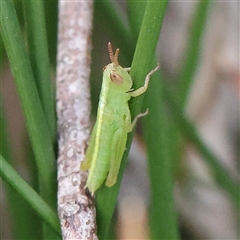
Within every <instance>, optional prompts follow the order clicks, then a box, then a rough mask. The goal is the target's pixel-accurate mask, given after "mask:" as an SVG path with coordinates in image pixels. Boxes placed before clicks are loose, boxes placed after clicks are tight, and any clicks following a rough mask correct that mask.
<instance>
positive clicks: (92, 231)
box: [56, 1, 97, 239]
mask: <svg viewBox="0 0 240 240" xmlns="http://www.w3.org/2000/svg"><path fill="white" fill-rule="evenodd" d="M92 11H93V1H75V2H74V1H69V2H67V1H59V32H58V56H57V82H56V84H57V86H56V87H57V116H58V133H59V142H58V144H59V152H58V214H59V218H60V221H61V228H62V236H63V239H97V235H96V223H95V215H96V212H95V208H94V205H93V202H92V199H91V197H90V196H88V195H86V191H85V190H84V186H85V182H86V173H84V172H81V171H80V162H81V161H82V159H83V157H84V152H85V147H86V143H87V141H88V138H89V132H90V124H89V122H90V120H89V116H90V109H91V108H90V100H89V98H90V93H89V81H88V80H89V75H90V53H91V40H90V39H91V31H92Z"/></svg>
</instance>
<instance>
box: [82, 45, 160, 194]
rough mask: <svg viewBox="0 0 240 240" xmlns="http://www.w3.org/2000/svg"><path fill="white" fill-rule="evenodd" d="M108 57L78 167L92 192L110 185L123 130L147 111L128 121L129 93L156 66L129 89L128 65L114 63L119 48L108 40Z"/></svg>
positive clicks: (123, 139)
mask: <svg viewBox="0 0 240 240" xmlns="http://www.w3.org/2000/svg"><path fill="white" fill-rule="evenodd" d="M108 52H109V57H110V60H111V62H112V63H110V64H108V65H107V66H105V67H104V68H103V82H102V89H101V93H100V100H99V104H98V111H97V121H96V123H95V125H94V127H93V130H92V134H91V138H90V141H89V147H88V149H87V152H86V156H85V158H84V160H83V162H82V164H81V169H82V170H88V169H89V175H88V179H87V184H86V187H88V189H89V191H90V192H91V193H92V194H94V192H95V191H96V190H97V189H98V188H99V187H100V186H101V185H102V184H103V182H104V180H105V179H106V182H105V184H106V185H107V186H108V187H111V186H113V185H114V184H115V183H116V181H117V175H118V171H119V168H120V164H121V159H122V156H123V153H124V151H125V145H126V141H127V134H128V133H129V132H131V131H132V129H133V127H134V125H135V124H136V122H137V119H138V118H140V117H142V116H145V115H147V114H148V110H147V111H146V112H145V113H140V114H138V115H137V116H136V117H135V118H134V120H133V122H131V114H130V110H129V106H128V101H129V99H130V98H131V97H137V96H139V95H141V94H143V93H144V92H145V91H146V90H147V88H148V83H149V80H150V76H151V75H152V74H153V73H154V72H155V71H157V69H158V68H159V66H157V67H156V68H155V69H154V70H152V71H151V72H149V73H148V75H147V76H146V79H145V83H144V86H143V87H141V88H139V89H137V90H135V91H133V89H132V88H131V87H132V84H133V83H132V79H131V76H130V75H129V73H128V72H129V71H130V68H122V67H121V66H120V65H119V63H118V54H119V48H118V49H117V50H116V52H115V54H114V53H113V50H112V45H111V43H110V42H109V43H108Z"/></svg>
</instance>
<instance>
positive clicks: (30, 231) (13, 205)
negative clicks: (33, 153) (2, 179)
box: [0, 106, 42, 240]
mask: <svg viewBox="0 0 240 240" xmlns="http://www.w3.org/2000/svg"><path fill="white" fill-rule="evenodd" d="M0 112H1V114H0V133H1V141H0V154H1V155H2V156H3V157H4V158H5V159H8V160H9V162H10V163H12V164H14V163H13V161H12V152H11V150H10V149H11V148H10V141H8V140H9V139H8V133H7V130H8V126H7V123H6V120H5V114H4V111H3V109H2V108H1V106H0ZM6 197H7V205H8V209H9V210H10V212H11V214H10V219H11V223H12V225H11V228H12V233H13V237H14V239H17V238H18V239H26V240H27V239H33V238H36V234H37V236H38V238H37V239H42V235H41V230H42V229H41V223H40V221H39V217H38V216H36V214H35V212H33V210H32V209H31V208H29V205H28V204H27V203H26V201H25V200H24V199H23V198H20V199H19V194H17V193H16V192H15V191H14V189H12V188H6ZM16 199H18V200H17V201H16ZM22 216H24V218H23V217H22Z"/></svg>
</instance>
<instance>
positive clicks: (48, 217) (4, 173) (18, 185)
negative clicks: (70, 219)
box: [0, 155, 60, 236]
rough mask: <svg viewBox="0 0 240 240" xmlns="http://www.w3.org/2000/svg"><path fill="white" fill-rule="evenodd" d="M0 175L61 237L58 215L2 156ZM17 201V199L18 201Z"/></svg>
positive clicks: (0, 159) (0, 158)
mask: <svg viewBox="0 0 240 240" xmlns="http://www.w3.org/2000/svg"><path fill="white" fill-rule="evenodd" d="M0 175H1V177H2V178H3V180H5V181H6V182H7V183H8V184H9V185H10V186H11V187H12V188H13V189H15V190H16V192H18V193H19V194H20V195H21V196H22V197H23V198H24V199H25V200H26V201H27V202H28V203H29V204H30V206H31V207H32V208H33V209H34V210H35V211H36V212H37V213H38V214H39V215H40V216H41V218H42V219H43V220H44V221H45V222H47V223H48V224H49V226H50V227H51V228H52V229H54V230H55V231H56V233H57V234H58V235H59V236H60V225H59V220H58V217H57V214H56V212H55V211H53V210H52V209H51V208H50V207H49V205H48V204H47V203H46V202H45V201H43V199H42V198H41V197H40V196H39V195H38V194H37V193H36V192H35V191H34V190H33V189H32V188H31V187H30V186H29V185H28V184H27V183H26V182H25V181H24V180H23V179H22V177H21V176H20V175H19V174H18V173H17V172H16V171H15V170H14V169H13V168H12V167H11V166H10V165H9V164H8V163H7V161H6V160H5V159H4V158H3V157H2V156H1V155H0ZM16 201H17V199H16Z"/></svg>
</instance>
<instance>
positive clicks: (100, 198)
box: [96, 1, 167, 239]
mask: <svg viewBox="0 0 240 240" xmlns="http://www.w3.org/2000/svg"><path fill="white" fill-rule="evenodd" d="M166 4H167V1H162V2H151V3H149V4H148V7H147V10H148V11H146V15H145V17H144V20H143V25H142V28H141V32H140V36H139V40H138V44H137V48H136V52H135V57H134V60H133V64H132V70H131V75H132V77H133V78H134V80H135V79H136V80H137V79H138V80H139V81H138V82H137V86H136V85H134V89H136V88H137V87H139V86H142V85H143V82H144V78H145V76H146V74H147V72H148V71H149V70H150V69H151V63H152V60H153V59H152V56H154V54H155V50H156V45H157V41H158V37H159V32H160V27H161V24H162V20H163V16H164V12H165V8H166ZM146 38H147V40H146ZM143 46H144V47H143ZM138 57H140V58H141V59H142V60H143V61H142V62H140V65H139V66H138V65H137V64H136V60H137V59H138ZM140 81H141V82H140ZM139 98H140V97H138V99H137V100H135V99H134V100H135V106H132V105H133V104H132V105H131V110H133V107H134V108H135V109H134V115H136V114H137V113H139V111H140V108H141V102H140V101H141V100H142V98H141V99H139ZM132 102H133V101H132ZM132 117H133V116H132ZM132 137H133V132H132V133H131V134H129V138H128V142H127V147H128V149H129V146H130V142H131V140H132ZM127 155H128V151H126V152H125V153H124V156H123V161H122V165H121V169H120V171H119V176H118V182H117V183H116V184H115V185H114V186H113V187H111V188H107V187H106V186H103V187H101V188H100V189H99V191H98V192H97V196H96V208H97V224H98V234H99V238H100V239H106V236H107V234H108V228H109V224H110V221H111V218H112V215H113V211H114V208H115V204H116V199H117V194H118V191H119V186H120V182H121V179H122V176H123V171H124V169H125V167H126V163H127Z"/></svg>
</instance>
